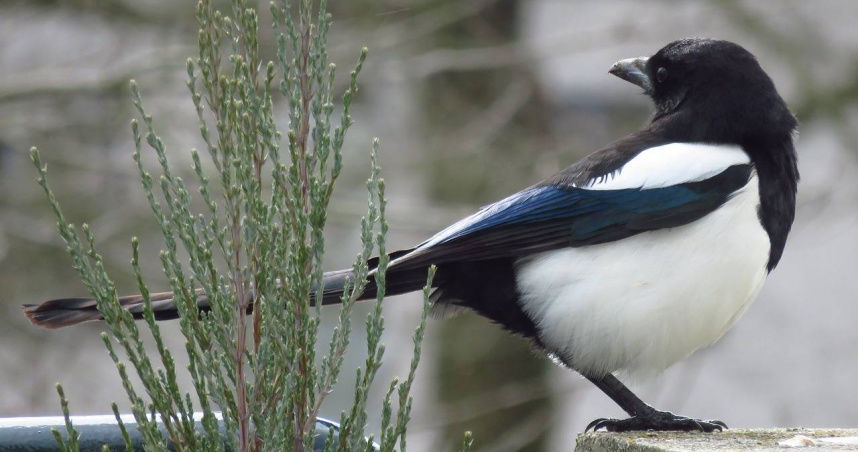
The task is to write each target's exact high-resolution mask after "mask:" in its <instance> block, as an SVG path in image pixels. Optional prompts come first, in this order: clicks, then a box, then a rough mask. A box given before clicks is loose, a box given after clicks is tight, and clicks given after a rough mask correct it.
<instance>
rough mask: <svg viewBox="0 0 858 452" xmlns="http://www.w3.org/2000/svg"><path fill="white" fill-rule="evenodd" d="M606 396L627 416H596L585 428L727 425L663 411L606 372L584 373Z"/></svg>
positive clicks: (710, 429) (717, 427)
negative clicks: (607, 417)
mask: <svg viewBox="0 0 858 452" xmlns="http://www.w3.org/2000/svg"><path fill="white" fill-rule="evenodd" d="M587 379H588V380H590V381H591V382H593V384H594V385H596V386H597V387H598V388H599V389H601V390H602V392H604V393H605V394H607V395H608V397H610V398H611V400H613V401H614V402H616V403H617V405H619V406H620V407H621V408H622V409H623V410H625V411H626V413H629V416H631V417H630V418H628V419H605V418H600V419H596V420H595V421H593V422H591V423H590V424H589V425H587V428H586V429H585V431H588V430H590V429H593V430H594V431H595V430H599V429H600V428H604V429H605V430H607V431H609V432H626V431H630V430H679V431H686V432H688V431H702V432H713V431H716V430H717V431H721V430H723V429H725V428H727V425H726V424H724V423H723V422H721V421H701V420H699V419H691V418H687V417H682V416H677V415H675V414H673V413H669V412H667V411H658V410H656V409H655V408H653V407H651V406H649V405H647V404H646V403H644V402H643V400H641V399H640V398H638V396H636V395H634V393H632V391H630V390H629V388H627V387H626V386H625V385H624V384H622V383H620V380H617V377H615V376H613V375H611V374H607V375H605V376H603V377H599V378H594V377H587Z"/></svg>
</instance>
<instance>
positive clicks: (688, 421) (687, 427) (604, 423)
mask: <svg viewBox="0 0 858 452" xmlns="http://www.w3.org/2000/svg"><path fill="white" fill-rule="evenodd" d="M599 429H605V430H606V431H609V432H628V431H633V430H658V431H682V432H691V431H700V432H706V433H709V432H715V431H719V432H720V431H723V430H725V429H727V424H725V423H723V422H721V421H716V420H711V421H703V420H700V419H692V418H687V417H683V416H677V415H675V414H673V413H668V412H665V411H655V412H653V413H650V414H646V415H640V416H632V417H630V418H628V419H608V418H599V419H596V420H594V421H593V422H590V423H589V424H587V428H585V429H584V432H589V431H590V430H592V431H594V432H595V431H598V430H599Z"/></svg>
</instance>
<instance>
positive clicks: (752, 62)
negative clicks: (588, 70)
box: [609, 38, 796, 144]
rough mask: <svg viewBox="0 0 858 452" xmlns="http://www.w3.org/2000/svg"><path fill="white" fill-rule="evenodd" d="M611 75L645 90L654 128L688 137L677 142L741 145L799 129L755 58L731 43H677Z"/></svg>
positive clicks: (691, 40) (700, 40)
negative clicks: (662, 125) (651, 106)
mask: <svg viewBox="0 0 858 452" xmlns="http://www.w3.org/2000/svg"><path fill="white" fill-rule="evenodd" d="M609 72H610V73H611V74H613V75H616V76H617V77H620V78H622V79H624V80H626V81H629V82H631V83H634V84H635V85H638V86H640V87H641V88H643V90H644V92H645V93H646V94H647V95H649V96H650V97H651V98H652V100H653V102H654V103H655V107H656V112H655V116H654V117H653V123H654V124H655V123H658V122H665V123H666V124H665V126H666V127H667V128H668V129H675V130H672V132H673V133H675V134H680V135H687V136H682V137H678V138H683V139H686V140H691V141H706V142H713V141H714V142H729V143H737V144H743V143H745V142H746V141H747V140H754V139H757V138H759V137H758V135H759V134H767V135H768V134H777V135H780V136H784V135H785V136H789V135H790V134H791V133H792V131H793V130H794V129H795V127H796V121H795V118H794V117H793V116H792V114H791V113H790V112H789V110H788V109H787V106H786V104H785V103H784V101H783V99H782V98H781V97H780V96H779V95H778V93H777V90H776V89H775V86H774V84H773V83H772V80H771V79H770V78H769V76H768V75H766V73H765V72H764V71H763V69H762V68H761V67H760V65H759V63H758V62H757V59H756V58H755V57H754V55H752V54H751V53H750V52H748V51H747V50H745V49H744V48H742V47H741V46H739V45H738V44H734V43H732V42H729V41H720V40H714V39H703V38H689V39H682V40H679V41H674V42H671V43H670V44H668V45H666V46H664V47H663V48H662V49H661V50H659V51H658V52H656V53H655V54H654V55H652V56H651V57H639V58H629V59H625V60H621V61H618V62H617V63H615V64H614V66H613V67H612V68H611V70H610V71H609ZM667 123H669V124H667Z"/></svg>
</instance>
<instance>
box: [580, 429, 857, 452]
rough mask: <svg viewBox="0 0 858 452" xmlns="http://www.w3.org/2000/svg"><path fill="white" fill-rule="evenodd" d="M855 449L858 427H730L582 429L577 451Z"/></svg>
mask: <svg viewBox="0 0 858 452" xmlns="http://www.w3.org/2000/svg"><path fill="white" fill-rule="evenodd" d="M795 448H807V449H812V450H813V451H814V452H816V451H828V450H856V451H858V429H811V428H778V429H730V430H726V431H724V432H719V433H711V434H701V433H679V432H630V433H605V432H598V433H583V434H581V435H578V439H577V441H576V448H575V450H576V451H578V452H613V451H621V452H667V451H670V452H679V451H703V452H706V451H726V450H753V451H768V452H771V451H779V452H782V451H785V450H790V449H795Z"/></svg>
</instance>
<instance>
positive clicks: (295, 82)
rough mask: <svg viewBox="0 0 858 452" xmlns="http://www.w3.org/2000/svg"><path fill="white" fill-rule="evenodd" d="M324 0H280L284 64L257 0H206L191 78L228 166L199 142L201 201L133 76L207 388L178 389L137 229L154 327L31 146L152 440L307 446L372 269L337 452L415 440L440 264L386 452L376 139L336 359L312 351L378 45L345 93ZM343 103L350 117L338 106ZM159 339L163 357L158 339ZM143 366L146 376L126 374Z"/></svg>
mask: <svg viewBox="0 0 858 452" xmlns="http://www.w3.org/2000/svg"><path fill="white" fill-rule="evenodd" d="M325 7H326V2H325V0H321V1H318V2H317V1H314V0H297V3H296V4H290V3H289V2H287V1H286V0H278V1H274V2H272V3H271V12H272V17H273V26H274V32H275V35H276V36H277V53H276V58H275V61H263V59H262V57H261V55H260V46H259V42H258V27H259V24H258V15H257V12H256V11H255V10H254V9H253V8H251V7H248V5H247V4H246V1H245V0H233V2H232V9H231V11H230V12H229V14H226V13H223V12H221V11H218V10H216V9H214V7H213V6H212V5H211V0H200V1H199V3H198V5H197V14H196V15H197V20H198V23H199V28H200V29H199V55H198V56H197V57H196V58H193V59H189V60H188V62H187V73H188V82H187V86H188V89H189V91H190V94H191V98H192V101H193V104H194V106H195V107H196V111H197V114H198V117H199V130H200V134H201V136H202V139H203V141H204V142H205V147H206V149H205V152H204V154H205V155H206V156H207V157H208V158H209V160H210V162H211V166H212V167H213V168H214V177H213V178H212V177H211V174H209V173H207V172H206V170H204V167H203V164H202V161H201V157H200V155H199V154H198V153H197V151H196V150H193V151H191V156H192V162H193V171H194V173H195V175H196V179H197V181H196V182H195V183H194V185H195V186H197V187H198V192H199V199H200V200H201V201H202V203H201V204H202V206H203V209H202V211H199V212H198V211H195V210H194V208H192V204H193V203H192V195H191V189H190V188H189V187H188V185H187V184H186V183H185V182H184V181H183V180H182V178H181V177H179V176H178V175H177V174H176V173H175V172H174V171H172V170H171V167H170V164H169V162H168V158H167V150H166V146H165V144H164V143H163V142H162V141H161V139H160V138H159V137H158V135H157V134H156V131H155V128H154V125H153V121H152V117H151V116H150V115H148V114H147V113H146V110H145V108H144V103H143V101H142V98H141V95H140V92H139V90H138V87H137V85H136V84H135V83H134V82H133V81H132V83H131V92H132V100H133V103H134V105H135V107H136V108H137V111H138V112H139V115H140V118H141V121H139V122H138V121H137V120H134V121H132V123H131V129H132V132H133V136H134V142H135V145H136V151H135V153H134V161H135V162H136V165H137V169H138V172H139V176H140V179H141V183H142V186H143V191H144V193H145V196H146V198H147V199H148V201H149V205H150V207H151V210H152V213H153V214H154V216H155V218H156V220H157V222H158V224H159V225H160V227H161V230H162V232H163V236H164V246H165V249H164V250H163V251H162V252H161V255H160V258H161V263H162V267H163V271H164V273H165V275H166V276H167V278H168V280H169V284H170V289H171V290H172V291H173V292H174V294H175V296H174V303H175V305H176V308H177V309H178V312H179V316H180V318H179V324H180V327H181V332H182V334H183V335H184V338H185V352H186V353H187V355H188V358H189V364H188V367H187V369H186V371H187V372H188V374H189V375H190V378H191V381H192V382H193V388H180V387H179V385H178V384H177V373H179V372H180V371H182V370H180V369H177V368H176V364H175V360H174V358H173V356H174V353H175V352H174V351H171V350H169V349H168V348H167V347H166V346H165V344H164V341H163V338H162V335H161V332H160V329H159V327H158V324H157V323H156V321H155V314H154V311H153V307H152V303H151V300H150V295H149V290H148V288H147V286H146V283H145V282H144V279H143V276H142V274H141V270H140V265H139V257H138V256H139V246H140V244H139V243H138V241H137V239H136V238H134V239H132V240H131V250H132V259H131V266H132V269H133V271H134V273H135V275H136V277H137V284H138V288H139V291H140V293H141V294H142V297H143V300H144V307H143V311H142V316H143V319H144V322H143V323H140V324H138V323H136V322H135V321H134V319H133V317H132V315H131V314H130V313H129V312H128V311H126V310H125V309H123V308H122V306H121V305H120V303H119V300H118V296H117V290H116V287H115V285H114V283H113V281H112V279H111V278H110V277H109V276H108V274H107V272H106V271H105V268H104V263H103V260H102V257H101V255H100V254H99V253H98V252H97V251H96V249H95V245H94V244H95V237H94V235H93V232H92V231H91V230H90V228H89V227H88V226H87V225H86V224H84V225H82V226H81V228H80V229H81V231H82V235H81V234H80V233H78V230H77V228H76V227H75V226H73V225H71V224H69V223H68V222H67V221H66V220H65V218H64V216H63V213H62V210H61V209H60V205H59V203H58V201H57V199H56V198H55V197H54V194H53V193H52V191H51V190H50V188H49V186H48V183H47V179H46V176H47V173H46V167H45V166H44V165H43V163H42V161H41V159H40V157H39V153H38V151H37V150H36V149H35V148H34V149H33V150H32V151H31V157H32V160H33V163H34V164H35V166H36V168H37V169H38V171H39V177H38V182H39V184H41V186H42V187H43V188H44V191H45V193H46V195H47V198H48V200H49V202H50V204H51V206H52V208H53V210H54V213H55V214H56V217H57V220H58V229H59V233H60V236H61V237H62V238H63V240H64V241H65V243H66V245H67V249H68V253H69V255H70V256H71V258H72V264H73V266H74V268H75V269H76V270H77V271H78V273H79V275H80V277H81V279H82V281H83V282H84V284H85V285H86V287H87V288H88V289H89V291H90V293H91V294H92V296H93V297H94V298H95V300H96V302H97V305H98V309H99V311H100V312H101V313H102V315H103V317H104V321H105V324H106V328H107V332H105V333H102V338H103V340H104V344H105V346H106V347H107V351H108V353H109V355H110V357H111V358H112V359H113V362H114V363H115V365H116V370H117V372H118V374H119V377H120V378H121V380H122V384H123V385H124V388H125V391H126V393H127V395H128V398H129V400H130V402H131V406H132V412H133V415H134V418H135V419H136V421H137V428H138V429H139V431H140V432H141V434H142V436H143V437H144V440H145V447H146V450H152V451H166V450H180V451H181V450H205V451H218V450H238V451H257V450H272V451H284V450H292V451H304V450H311V449H312V444H313V439H314V429H315V419H316V416H317V415H318V414H319V409H320V407H321V405H322V402H323V401H324V399H325V397H326V396H327V395H328V394H330V393H331V391H332V390H333V388H334V385H335V383H336V382H337V380H338V378H339V376H340V375H341V373H342V371H343V368H342V364H343V356H344V353H345V352H346V349H347V348H348V346H349V333H350V331H351V328H352V326H351V323H350V314H351V311H352V307H353V306H354V303H355V300H356V299H357V297H358V296H359V295H360V294H361V292H362V291H363V289H364V286H365V285H366V280H367V278H368V277H372V278H375V282H376V283H377V285H378V298H377V300H376V302H375V308H374V309H373V310H372V312H371V313H370V314H369V316H368V318H367V320H366V330H367V344H366V347H367V348H366V350H367V358H366V362H365V365H364V367H363V368H359V369H356V370H355V372H356V375H357V383H356V385H355V388H354V402H353V405H352V406H351V407H350V408H348V409H346V410H344V411H343V413H342V415H341V419H340V422H341V428H340V433H339V437H338V439H337V440H334V439H333V437H329V438H328V441H327V444H326V448H325V450H327V451H362V450H366V451H370V450H376V449H375V448H376V447H378V448H379V449H380V450H383V451H392V450H397V448H398V450H403V451H404V450H405V445H406V440H405V437H406V426H407V424H408V421H409V418H410V412H411V396H410V395H409V394H410V389H411V386H412V384H413V382H414V374H415V370H416V368H417V364H418V362H419V359H420V344H421V342H422V339H423V333H424V329H425V323H426V314H427V312H428V308H429V301H428V300H429V290H430V287H431V278H432V276H433V274H434V269H433V270H431V271H430V272H429V275H428V279H429V281H427V285H426V289H425V290H424V307H423V315H422V317H421V320H420V324H419V326H418V327H417V330H416V331H415V333H414V338H413V339H414V351H413V353H414V354H413V358H412V363H411V368H410V372H409V374H408V376H407V377H406V378H405V380H403V381H401V382H399V381H394V382H392V383H391V384H390V387H389V390H388V392H387V396H386V397H385V399H384V401H383V413H382V427H381V431H380V433H379V436H378V438H379V440H378V445H375V444H374V442H373V439H372V438H373V437H372V436H368V434H367V431H366V430H367V412H366V404H367V398H368V394H369V388H370V386H371V385H372V383H373V380H374V378H375V376H376V373H377V371H378V369H379V367H380V365H381V360H382V357H383V354H384V346H383V345H382V344H381V334H382V331H383V329H384V320H383V318H382V310H381V302H382V300H383V298H384V287H385V285H384V283H385V270H386V268H387V265H388V261H389V259H388V257H387V254H386V249H385V236H386V234H387V223H386V221H385V205H386V203H385V197H384V181H383V180H382V179H381V176H380V172H379V166H378V162H377V159H376V158H377V152H378V141H377V140H375V141H374V142H373V144H372V152H371V161H372V171H371V174H370V177H369V180H368V181H367V188H368V191H369V195H368V199H369V202H368V210H367V213H366V215H365V216H364V217H363V218H362V219H361V223H360V230H361V238H362V241H363V246H362V248H361V249H360V250H359V252H358V253H357V257H356V258H355V261H354V265H353V268H352V269H353V272H354V277H353V278H352V279H351V280H349V281H347V283H346V287H345V289H346V290H345V293H344V295H343V296H342V300H341V301H342V304H341V307H340V309H341V311H340V315H339V319H338V324H337V326H336V328H335V329H334V331H333V334H332V336H331V337H330V338H329V341H328V347H327V354H326V355H325V356H323V357H317V356H316V349H317V346H316V345H317V341H318V340H319V337H318V335H319V334H318V333H319V330H318V327H319V319H320V306H319V304H316V303H313V301H312V300H313V298H314V292H315V295H316V297H315V298H316V299H318V298H319V297H318V296H319V295H320V294H321V287H322V285H321V282H322V275H323V270H322V258H323V255H324V252H325V240H324V229H325V223H326V219H327V208H328V204H329V202H330V200H331V196H332V195H333V189H334V185H335V182H336V180H337V177H338V176H339V175H340V172H341V170H342V164H343V163H342V147H343V143H344V140H345V136H346V132H347V131H348V129H349V126H350V125H351V124H352V118H351V116H350V108H351V104H352V101H353V98H354V96H355V94H356V92H357V90H358V84H357V77H358V74H359V72H360V70H361V66H362V65H363V62H364V59H365V58H366V54H367V51H366V49H364V50H362V51H361V53H360V55H359V57H358V61H357V64H356V66H355V68H354V69H353V70H352V72H351V74H350V77H349V83H348V86H347V88H346V89H345V92H344V93H343V94H342V95H341V97H339V96H337V95H336V94H335V92H334V91H335V89H334V75H335V67H334V65H333V64H331V63H330V62H329V61H328V56H327V52H326V47H325V46H326V35H327V31H328V28H329V26H330V24H331V18H330V15H328V14H327V13H326V9H325ZM278 93H279V95H281V96H282V97H283V98H285V99H286V100H287V101H288V104H289V116H288V119H289V122H288V128H287V130H286V132H285V134H283V133H281V131H280V130H278V127H277V124H276V118H275V115H274V102H273V97H275V95H276V94H278ZM338 97H339V100H338ZM338 102H339V105H340V107H341V113H340V114H339V115H338V117H335V115H334V110H335V105H336V104H337V103H338ZM144 152H152V153H154V155H155V156H156V157H157V161H158V164H159V169H158V173H159V174H157V175H155V176H153V175H152V174H150V173H149V172H148V170H147V169H146V168H145V166H144V163H143V158H141V156H142V155H143V153H144ZM374 254H378V255H379V256H380V260H379V265H378V268H377V270H372V271H371V270H370V269H369V268H367V264H366V261H367V259H369V258H370V257H371V256H372V255H374ZM182 256H185V257H182ZM203 295H204V296H205V297H206V298H207V300H208V303H207V309H206V310H205V311H203V310H201V308H200V306H198V299H199V298H200V297H201V296H203ZM248 313H249V315H246V314H248ZM144 325H145V328H142V327H143V326H144ZM148 336H151V338H152V339H153V340H154V343H155V348H156V350H157V352H156V353H151V354H150V353H149V352H147V349H146V348H145V347H144V337H148ZM147 340H148V339H147ZM132 372H133V373H135V374H136V375H137V376H138V377H139V380H140V382H141V383H140V384H135V383H133V382H132V380H131V379H130V378H129V375H130V373H132ZM60 396H61V400H62V402H63V410H64V413H65V414H66V418H67V419H69V417H68V408H67V401H66V400H65V397H64V395H63V394H62V392H60ZM394 405H395V407H394ZM112 408H113V412H114V414H115V415H116V419H117V422H118V423H119V431H120V434H121V435H122V437H123V439H124V440H125V443H126V447H127V448H128V449H129V450H130V449H131V440H130V439H129V436H128V433H127V430H126V427H125V426H124V425H123V424H122V421H121V419H120V417H119V413H118V409H117V408H116V405H115V404H113V406H112ZM218 412H220V414H217V413H218ZM195 413H198V414H196V415H195ZM200 413H201V414H200ZM158 422H160V423H161V424H162V426H163V429H164V431H166V435H164V434H162V432H161V430H159V426H158ZM200 425H201V427H200ZM67 427H68V431H69V435H68V440H67V442H65V441H64V440H63V439H62V438H61V437H60V436H59V434H58V433H55V436H56V437H57V441H58V444H59V445H60V447H61V448H63V450H76V448H77V443H76V441H77V438H78V436H77V434H76V433H75V432H74V429H73V426H72V425H71V423H70V422H69V424H68V426H67ZM221 429H225V431H226V432H227V433H228V434H229V435H231V436H230V438H231V443H229V442H228V443H227V444H224V441H223V436H222V434H221Z"/></svg>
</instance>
